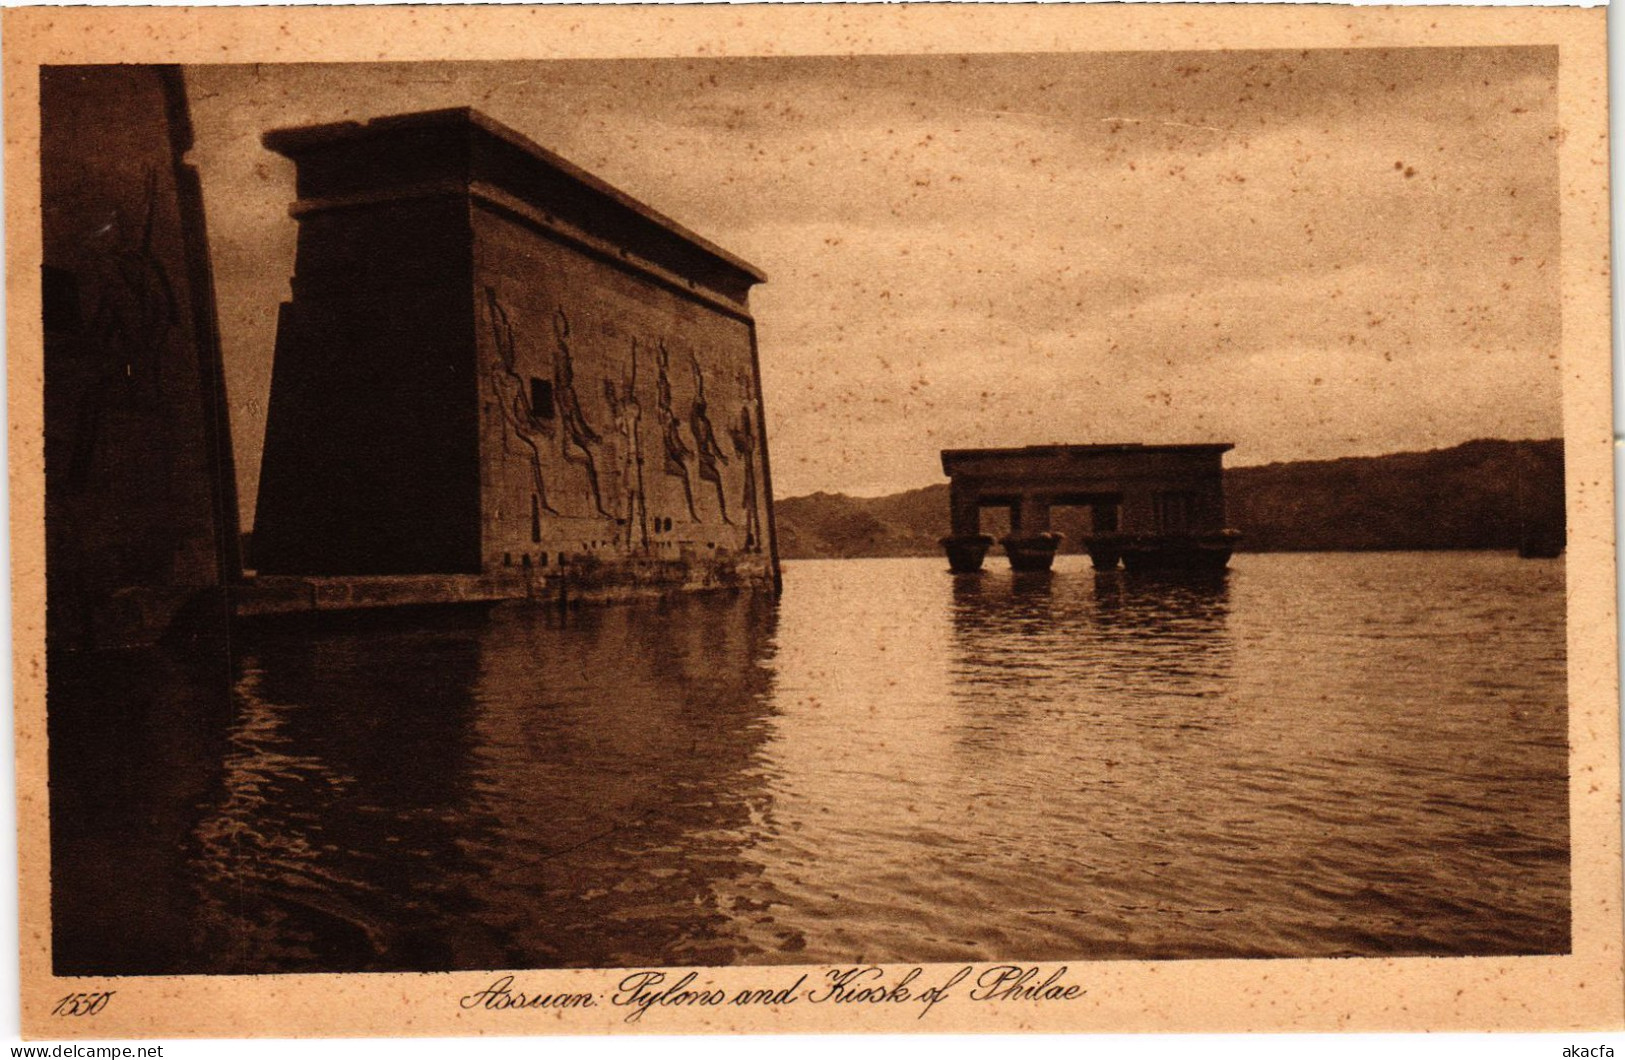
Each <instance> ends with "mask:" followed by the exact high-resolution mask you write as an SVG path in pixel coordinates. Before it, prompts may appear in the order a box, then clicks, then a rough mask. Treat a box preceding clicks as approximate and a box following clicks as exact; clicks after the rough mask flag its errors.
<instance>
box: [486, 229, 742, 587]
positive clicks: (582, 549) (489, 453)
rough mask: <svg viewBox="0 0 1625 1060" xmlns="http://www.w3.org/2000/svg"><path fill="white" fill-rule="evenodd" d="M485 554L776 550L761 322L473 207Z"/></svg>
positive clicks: (507, 557)
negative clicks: (757, 344) (757, 373)
mask: <svg viewBox="0 0 1625 1060" xmlns="http://www.w3.org/2000/svg"><path fill="white" fill-rule="evenodd" d="M474 246H475V250H474V253H475V270H474V271H475V285H476V292H475V297H476V301H477V302H478V304H479V309H478V313H479V316H480V327H479V332H478V336H479V346H480V356H479V360H480V366H481V367H480V372H481V375H482V377H483V379H484V385H483V386H482V389H481V395H480V407H481V442H480V448H481V452H482V454H483V458H482V474H481V492H482V508H483V513H484V514H483V519H482V559H483V562H484V565H485V567H486V568H487V569H491V568H495V567H499V566H512V565H520V564H523V563H525V562H526V561H527V558H528V562H530V563H531V564H533V565H535V566H538V567H553V566H556V565H557V564H558V563H559V558H560V555H561V554H562V555H564V556H565V557H567V558H568V557H592V558H596V559H599V560H612V559H615V558H618V557H622V556H639V557H648V558H651V559H656V560H682V561H687V562H690V563H693V562H702V563H703V562H709V561H712V560H724V561H726V562H728V563H733V564H741V565H744V566H745V567H748V568H751V569H754V570H758V571H765V570H766V569H767V564H768V563H769V562H770V560H769V554H768V543H767V541H766V533H765V530H764V527H765V526H766V525H767V521H768V514H767V499H766V498H767V487H766V483H765V481H764V473H763V472H764V465H765V455H764V452H763V447H762V428H761V421H760V412H759V410H760V400H759V395H758V393H757V390H756V382H755V377H754V370H753V362H752V352H751V335H750V326H749V324H748V323H747V322H746V321H744V320H742V319H740V318H739V317H738V316H736V315H732V314H730V313H728V312H725V311H723V310H722V309H720V308H717V307H715V306H713V305H711V304H708V303H707V302H705V301H701V300H698V299H696V298H693V297H690V296H687V295H684V294H679V293H678V292H676V291H673V290H671V289H670V288H669V287H668V286H666V285H664V284H662V283H660V282H656V281H655V280H653V279H652V278H651V277H649V276H647V275H644V274H641V273H639V272H637V271H634V270H629V269H625V268H621V267H617V266H615V265H611V264H609V263H607V262H604V261H602V260H600V259H598V258H597V257H595V256H592V255H589V254H587V253H584V252H582V251H581V250H579V249H576V248H575V247H572V246H570V245H568V244H566V243H564V242H562V241H560V240H558V239H555V238H550V237H549V236H547V235H545V234H543V233H542V232H539V231H537V230H535V229H533V228H531V227H530V226H527V225H525V224H523V223H522V222H520V221H518V220H514V219H510V218H507V217H504V216H501V215H499V214H497V213H495V212H492V211H488V210H485V209H482V208H478V207H477V208H476V210H475V214H474Z"/></svg>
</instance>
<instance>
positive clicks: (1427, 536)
mask: <svg viewBox="0 0 1625 1060" xmlns="http://www.w3.org/2000/svg"><path fill="white" fill-rule="evenodd" d="M1224 481H1225V493H1226V502H1227V508H1228V513H1229V514H1228V519H1227V522H1228V524H1229V525H1230V526H1233V527H1235V528H1236V529H1238V530H1240V531H1241V533H1242V538H1241V541H1240V542H1239V544H1238V547H1237V551H1238V552H1242V553H1265V552H1457V551H1503V552H1504V551H1518V550H1520V549H1521V548H1525V547H1528V546H1530V545H1531V544H1532V543H1535V544H1545V545H1548V546H1549V545H1550V544H1552V543H1556V544H1557V545H1558V546H1559V547H1560V546H1561V544H1562V542H1563V541H1564V537H1565V532H1566V527H1565V513H1564V484H1563V442H1562V440H1561V439H1540V440H1521V441H1507V440H1501V439H1486V440H1480V441H1472V442H1465V443H1463V444H1461V445H1458V446H1454V447H1451V448H1448V449H1434V450H1427V451H1422V452H1405V453H1390V454H1387V455H1385V456H1375V457H1344V458H1341V459H1336V460H1306V461H1296V462H1288V463H1274V464H1256V465H1251V466H1246V467H1236V468H1229V469H1227V470H1226V471H1225V476H1224ZM775 509H776V516H777V523H778V535H779V550H780V555H781V557H782V558H783V559H786V560H796V559H860V558H906V557H910V556H934V555H938V554H939V553H940V548H939V546H938V543H937V540H938V538H939V537H941V536H942V534H944V533H946V532H947V524H948V486H947V484H946V483H939V484H937V485H932V486H925V487H922V488H919V489H913V490H906V491H904V492H901V493H894V494H891V495H888V496H884V497H849V496H846V495H845V494H840V493H813V494H808V495H804V496H799V497H786V498H781V499H779V500H778V501H776V503H775ZM1000 515H1001V513H999V512H997V511H990V512H988V513H986V516H987V518H988V520H989V523H988V525H985V526H984V530H986V531H987V532H988V533H991V534H993V535H994V536H998V535H999V533H1002V532H1003V531H1002V529H1001V528H1000V526H999V523H998V520H999V518H1000ZM1055 529H1057V530H1059V531H1060V532H1061V533H1062V534H1064V535H1065V543H1064V544H1063V546H1062V552H1063V554H1064V553H1068V552H1073V553H1075V552H1078V551H1080V549H1079V548H1078V542H1079V540H1080V539H1081V538H1082V537H1083V536H1084V535H1086V534H1087V533H1088V523H1087V515H1086V514H1085V513H1084V512H1083V511H1082V510H1068V509H1057V510H1056V520H1055Z"/></svg>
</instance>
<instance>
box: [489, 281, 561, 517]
mask: <svg viewBox="0 0 1625 1060" xmlns="http://www.w3.org/2000/svg"><path fill="white" fill-rule="evenodd" d="M485 307H486V315H487V316H488V317H489V318H490V321H491V341H492V343H493V344H494V345H495V346H496V350H497V360H498V370H497V371H495V372H492V373H491V393H492V395H493V396H494V397H495V398H496V403H497V407H498V408H499V409H501V410H502V422H503V423H504V425H506V427H507V430H505V431H503V432H502V448H503V450H504V451H505V452H512V451H513V450H511V449H509V448H508V442H509V439H510V438H512V439H513V440H514V441H517V442H518V443H519V444H520V445H522V446H524V447H525V449H526V453H525V456H526V457H527V458H528V459H529V462H530V477H531V488H532V489H534V490H535V491H536V501H537V503H538V504H539V505H540V507H541V508H542V510H544V511H547V512H550V513H552V514H553V515H557V514H559V513H558V509H557V508H554V507H553V506H552V505H551V504H549V503H548V501H547V483H546V482H545V481H544V480H543V478H542V447H543V446H544V445H545V444H547V440H548V439H550V438H551V437H552V434H553V425H552V423H551V422H550V421H548V420H546V419H542V418H540V417H538V416H537V415H536V410H535V409H533V408H531V405H530V394H529V393H528V392H527V390H526V388H525V381H524V379H523V378H521V377H520V375H519V370H518V362H517V361H516V360H515V354H514V337H513V325H512V324H510V323H509V321H508V312H507V310H505V309H503V308H502V303H501V302H500V301H498V300H497V292H496V288H494V287H487V288H486V289H485Z"/></svg>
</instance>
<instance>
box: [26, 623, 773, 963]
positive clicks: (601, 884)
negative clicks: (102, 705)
mask: <svg viewBox="0 0 1625 1060" xmlns="http://www.w3.org/2000/svg"><path fill="white" fill-rule="evenodd" d="M774 630H775V613H774V607H773V604H772V602H771V601H763V600H761V599H759V598H756V599H752V598H749V597H744V598H735V597H694V598H689V599H683V600H677V601H672V602H671V603H669V604H667V605H665V606H663V607H659V608H649V609H636V608H607V609H602V610H598V611H592V612H583V613H582V614H580V615H570V616H567V617H566V618H564V619H563V620H561V619H560V617H559V616H558V615H557V614H556V613H554V612H551V611H548V610H545V609H528V608H514V609H511V610H509V609H503V610H501V611H499V612H498V613H494V614H493V615H492V616H491V617H490V618H489V620H487V621H484V622H480V623H477V624H475V625H472V626H470V625H467V624H462V623H458V624H451V625H447V624H445V623H436V624H430V625H428V626H425V627H422V628H418V629H410V630H402V629H383V628H376V627H365V626H364V627H360V628H353V629H338V630H322V631H312V630H300V631H296V632H287V633H275V634H266V635H262V636H259V637H256V638H254V639H253V640H252V641H251V642H250V643H249V644H248V645H246V647H245V649H244V650H243V651H242V653H241V655H240V657H239V660H238V663H237V667H236V679H235V682H234V685H233V686H232V687H231V688H230V690H229V702H230V710H231V716H230V719H229V723H226V724H220V723H219V722H220V719H218V718H217V719H216V726H215V728H214V731H215V733H216V734H217V737H216V739H215V740H214V741H213V744H214V748H215V749H214V752H213V754H214V758H213V768H212V769H204V770H187V771H180V770H177V772H183V773H184V774H185V775H189V776H193V777H195V778H203V779H197V780H194V782H193V783H192V784H191V785H190V786H189V787H188V788H187V789H186V791H185V794H184V796H175V795H171V796H168V802H167V804H166V805H165V806H164V807H163V808H162V809H161V810H158V811H155V812H154V816H157V817H161V818H163V819H164V821H165V823H166V825H167V826H168V828H169V832H170V834H171V837H172V840H173V843H174V845H173V847H168V848H167V849H176V848H179V849H181V850H184V851H186V852H187V854H186V857H185V858H184V859H183V860H182V863H181V864H180V865H179V866H175V865H173V864H171V865H170V866H168V868H169V872H168V876H169V877H170V878H173V879H175V880H177V881H178V882H179V883H180V886H177V887H175V888H171V889H170V890H169V891H168V892H167V893H166V894H165V895H163V900H162V902H161V903H159V904H161V905H163V906H164V907H165V910H166V911H167V912H171V913H173V914H176V915H174V916H173V921H174V922H173V923H170V924H169V925H168V928H167V931H166V933H165V936H166V937H165V942H164V945H163V946H162V947H160V948H158V949H156V950H154V952H153V953H152V954H151V955H150V956H146V957H142V958H141V959H140V960H139V961H138V962H136V963H132V961H131V955H130V953H127V952H126V949H131V950H133V948H130V947H126V948H120V949H119V950H117V951H113V950H110V949H109V947H108V945H107V944H106V942H105V941H103V940H101V939H98V938H96V937H95V936H94V935H93V933H91V932H89V931H86V930H84V927H85V926H86V925H87V924H89V923H91V922H93V920H94V916H95V914H94V913H93V912H92V911H93V910H96V909H99V908H101V909H107V910H108V911H109V915H110V916H112V915H118V914H119V913H123V914H129V913H132V912H134V911H135V910H134V909H132V904H133V903H136V902H139V901H140V899H138V898H133V897H132V896H135V895H140V894H150V888H149V887H142V888H130V889H128V890H125V889H121V888H114V887H110V886H106V885H105V884H104V883H103V882H101V880H100V879H99V878H98V876H99V874H98V873H96V872H84V873H80V874H78V875H77V876H76V877H75V878H76V879H80V880H81V881H82V882H81V886H79V887H78V888H77V889H68V890H66V891H64V892H62V893H59V895H58V898H57V905H56V909H57V912H58V914H59V915H58V916H57V918H56V919H57V922H58V923H59V924H72V925H77V926H76V927H75V928H74V929H73V930H71V931H66V932H65V933H64V934H63V935H62V936H60V937H59V944H58V947H57V953H58V962H59V964H58V966H59V969H60V970H70V969H73V968H91V967H94V968H97V969H99V970H102V971H108V970H111V969H115V968H116V969H118V970H130V971H167V972H230V973H251V972H263V971H310V970H324V971H355V970H367V971H383V970H441V969H456V968H490V967H526V966H572V965H587V966H602V965H614V964H638V963H643V964H649V963H673V962H678V961H695V962H702V963H703V962H704V961H706V960H721V961H726V960H727V959H729V958H731V956H732V954H733V951H732V943H733V940H732V938H731V936H730V933H729V928H728V925H729V923H730V917H729V915H728V914H727V913H725V912H723V911H721V910H719V909H718V907H717V906H718V903H717V899H716V893H715V890H716V888H715V883H716V880H717V879H718V878H719V877H721V878H729V879H731V878H733V877H735V876H737V875H739V874H740V873H741V872H744V871H746V869H745V868H744V867H743V865H742V860H741V859H742V857H743V851H744V849H745V848H746V847H748V845H749V844H750V841H751V836H752V833H753V829H754V828H758V827H762V826H764V825H765V823H766V822H767V821H768V820H769V818H770V816H771V811H770V807H769V806H768V804H767V800H766V798H765V797H764V796H763V794H762V785H763V777H764V772H765V771H764V767H763V765H762V763H761V762H760V760H759V750H760V746H761V742H762V736H763V730H764V726H765V724H766V720H767V717H768V715H769V713H770V707H769V705H768V697H769V692H770V683H771V678H770V676H769V672H768V670H767V667H766V662H767V659H768V658H769V656H770V654H771V651H772V644H773V638H774ZM149 665H150V664H149ZM149 684H150V685H151V686H152V688H153V692H152V693H151V695H150V698H151V699H152V701H153V702H155V703H169V702H171V701H172V700H171V698H170V697H171V696H172V695H173V694H174V693H175V692H176V690H177V688H178V687H181V688H184V687H186V686H187V682H186V681H184V680H182V681H179V682H176V681H170V682H168V683H167V684H163V683H161V682H149ZM62 689H63V690H62V693H61V698H60V703H53V719H55V718H57V717H61V718H64V719H68V718H73V717H75V716H78V715H82V713H83V708H85V707H87V706H88V705H89V704H90V702H91V701H92V700H91V698H90V697H89V696H88V695H86V694H85V693H84V692H83V691H82V690H80V689H78V688H76V687H75V686H74V685H72V684H71V683H69V682H66V681H64V682H63V684H62ZM223 698H224V697H223ZM70 700H78V701H79V702H77V703H74V702H70ZM182 702H185V700H184V698H183V699H182ZM59 707H60V709H58V708H59ZM121 707H122V704H121ZM69 724H70V723H69V722H66V721H65V722H63V725H64V726H68V725H69ZM62 731H63V733H64V735H68V730H67V729H66V728H64V729H63V730H62ZM162 731H163V732H164V733H165V735H166V737H168V738H170V739H171V740H173V741H177V742H180V743H183V744H185V743H190V744H192V745H193V748H192V750H191V753H192V754H193V755H194V756H199V757H206V754H205V752H204V751H202V750H201V748H199V747H197V739H196V733H197V732H198V731H199V730H198V728H197V727H196V726H176V727H173V728H164V729H163V730H162ZM60 746H68V741H67V740H64V742H63V743H62V744H61V745H60ZM81 746H82V742H81ZM109 755H110V756H111V757H114V758H115V759H117V760H119V761H122V762H124V763H125V766H124V772H123V775H122V776H117V775H115V776H113V777H111V778H109V777H106V776H98V775H96V774H86V773H84V772H83V770H84V768H85V767H87V766H89V765H90V764H91V761H92V760H91V759H90V758H86V757H81V756H78V755H75V756H67V755H64V756H61V757H60V758H59V760H58V761H57V762H56V763H54V766H55V770H54V772H56V774H57V775H59V776H61V777H62V778H63V779H64V781H65V783H64V785H63V787H64V788H65V790H67V791H70V792H73V793H74V795H73V796H72V798H73V799H75V800H81V801H82V800H86V799H90V798H92V797H94V795H95V794H97V793H98V792H99V793H100V794H102V795H103V796H105V797H107V798H109V799H111V800H113V801H114V803H115V804H120V801H121V798H122V797H123V796H125V795H126V794H127V793H128V792H130V791H137V792H140V791H151V790H153V789H154V788H155V785H154V783H153V778H151V777H148V776H140V777H131V776H129V775H128V774H129V772H130V770H131V769H132V768H134V767H132V766H131V765H130V763H129V761H128V759H127V758H125V757H124V756H123V754H122V752H118V753H114V752H112V751H110V752H109ZM95 757H96V759H98V760H99V759H102V758H103V757H104V756H102V755H97V756H95ZM156 757H157V758H158V760H159V761H160V762H161V761H162V756H156ZM170 757H172V758H173V757H175V756H173V755H172V756H170ZM148 761H149V762H150V761H152V760H151V759H149V760H148ZM145 765H146V763H143V767H144V766H145ZM157 787H160V788H161V785H158V786H157ZM186 799H189V800H191V805H190V806H187V807H185V808H182V807H181V806H179V805H177V803H179V802H182V801H184V800H186ZM74 805H75V806H76V805H77V803H75V804H74ZM59 808H60V809H62V810H63V812H64V813H67V812H69V811H70V809H71V807H70V806H69V804H68V803H67V802H63V803H61V804H60V807H59ZM188 825H189V826H190V827H187V826H188ZM135 834H137V832H136V831H135V830H131V831H128V832H125V833H123V835H122V837H121V838H122V840H123V841H124V843H125V844H126V845H128V844H129V841H130V838H131V836H133V835H135ZM58 838H59V842H58V849H59V850H60V851H61V852H62V858H63V864H64V865H69V864H72V865H84V864H97V863H100V861H102V860H107V861H109V862H113V863H116V862H117V861H118V860H119V859H118V857H116V856H115V854H114V847H113V840H114V837H113V835H110V834H101V835H99V839H98V841H87V840H86V839H84V838H83V837H78V836H75V835H73V834H72V833H71V831H70V832H68V833H66V834H64V835H62V836H59V837H58ZM137 845H140V844H137ZM165 849H166V848H165V847H164V846H163V845H161V844H160V845H159V846H158V847H157V848H156V849H155V850H153V851H151V853H152V854H153V856H154V857H155V858H157V859H162V857H163V852H164V850H165ZM177 869H178V871H177ZM161 875H162V874H160V876H161ZM125 882H128V881H125ZM182 925H184V926H182ZM121 934H124V935H127V934H128V933H127V932H125V931H122V930H121V931H116V932H109V933H108V935H107V936H106V938H114V939H116V938H117V937H118V936H119V935H121Z"/></svg>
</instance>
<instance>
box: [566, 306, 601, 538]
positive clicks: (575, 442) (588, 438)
mask: <svg viewBox="0 0 1625 1060" xmlns="http://www.w3.org/2000/svg"><path fill="white" fill-rule="evenodd" d="M553 336H554V338H555V339H557V340H558V353H557V356H556V357H555V359H554V361H553V392H554V400H556V401H557V402H558V407H559V419H560V420H562V421H563V422H564V433H563V436H562V438H561V441H560V443H559V452H560V454H561V455H563V457H564V459H565V460H567V461H569V462H570V463H572V464H575V465H576V466H577V467H580V468H582V469H584V470H585V471H586V472H587V486H588V488H589V489H590V490H591V491H592V503H593V507H594V508H597V509H598V514H599V515H602V516H603V517H604V518H606V519H613V518H615V517H614V516H613V515H610V514H609V512H607V511H605V510H604V496H603V493H602V492H601V491H600V490H599V488H598V464H597V461H596V460H594V458H593V450H594V449H596V448H597V447H598V446H599V445H600V444H602V442H603V439H602V438H601V437H599V435H598V432H597V431H595V430H593V429H592V425H591V424H589V423H588V422H587V416H586V413H584V412H582V410H581V398H580V397H579V396H578V395H577V394H576V384H575V362H574V361H573V360H572V359H571V357H570V343H569V338H570V318H569V317H567V316H565V314H564V310H563V309H562V308H560V309H557V310H555V311H554V313H553Z"/></svg>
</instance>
